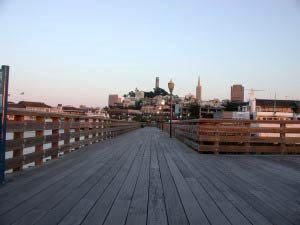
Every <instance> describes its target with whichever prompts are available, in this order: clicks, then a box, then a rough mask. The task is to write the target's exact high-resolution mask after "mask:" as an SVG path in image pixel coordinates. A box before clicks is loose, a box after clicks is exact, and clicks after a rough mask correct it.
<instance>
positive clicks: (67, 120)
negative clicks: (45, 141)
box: [64, 117, 71, 154]
mask: <svg viewBox="0 0 300 225" xmlns="http://www.w3.org/2000/svg"><path fill="white" fill-rule="evenodd" d="M70 122H71V119H70V118H69V117H65V119H64V124H65V125H64V137H65V138H64V145H65V146H67V147H66V148H65V150H64V154H68V153H69V152H70V150H71V149H70Z"/></svg>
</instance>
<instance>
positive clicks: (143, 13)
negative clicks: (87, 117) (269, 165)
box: [0, 0, 300, 106]
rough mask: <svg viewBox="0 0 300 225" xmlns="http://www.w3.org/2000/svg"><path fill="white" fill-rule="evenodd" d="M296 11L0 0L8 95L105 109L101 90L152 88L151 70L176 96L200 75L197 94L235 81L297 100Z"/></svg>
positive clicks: (290, 6) (211, 93) (299, 23)
mask: <svg viewBox="0 0 300 225" xmlns="http://www.w3.org/2000/svg"><path fill="white" fill-rule="evenodd" d="M58 6H59V7H58ZM18 9H19V10H18ZM21 9H22V10H21ZM299 10H300V4H299V2H298V1H296V0H295V1H293V0H292V1H279V0H272V1H271V0H264V1H258V0H256V1H251V2H239V1H233V0H232V1H226V4H225V3H216V2H213V1H188V2H179V1H178V2H173V1H166V2H164V3H163V4H162V3H161V2H160V1H152V2H151V3H148V4H147V5H145V4H142V3H140V2H139V1H133V2H131V3H125V2H122V1H121V2H115V1H110V2H106V3H103V2H102V3H99V2H97V1H91V0H90V1H86V2H84V3H83V2H81V3H80V2H76V1H75V2H74V1H72V2H71V1H64V2H61V1H43V2H41V1H37V0H31V1H29V2H28V1H26V2H24V1H0V25H1V27H4V28H5V32H3V34H1V36H0V49H1V53H3V54H0V62H1V64H6V65H9V66H10V68H11V77H10V94H11V99H12V100H14V99H16V100H32V101H42V102H47V103H49V104H51V105H56V104H58V103H61V104H65V105H66V104H68V105H76V106H78V105H80V104H85V105H91V106H105V105H106V104H107V96H108V95H109V94H113V93H118V94H119V95H122V94H125V93H127V92H128V91H130V90H134V89H135V88H136V87H138V88H139V89H140V90H146V91H150V90H152V89H153V80H154V79H155V77H156V76H159V77H160V86H161V87H162V88H164V89H166V90H167V83H168V81H169V80H170V79H171V78H173V80H174V82H175V90H174V93H175V94H178V95H180V96H184V95H185V94H188V93H193V94H194V93H195V86H196V83H197V77H198V76H199V75H200V76H201V84H202V88H203V90H202V95H203V99H212V98H220V99H229V98H230V87H231V86H232V85H233V84H235V83H240V84H243V86H244V87H245V89H251V88H254V89H262V90H265V91H264V92H261V93H258V97H260V98H274V96H275V93H276V96H277V98H278V99H285V98H288V99H299V98H300V94H299V91H298V90H299V89H300V84H299V82H296V81H297V80H298V79H299V74H300V65H299V63H298V59H299V58H300V43H299V41H298V40H299V39H300V30H299V27H300V14H299ZM212 11H213V12H214V13H213V14H211V13H210V12H212ZM78 15H80V16H78ZM22 92H24V93H25V94H24V95H20V93H22ZM245 99H248V93H247V92H245Z"/></svg>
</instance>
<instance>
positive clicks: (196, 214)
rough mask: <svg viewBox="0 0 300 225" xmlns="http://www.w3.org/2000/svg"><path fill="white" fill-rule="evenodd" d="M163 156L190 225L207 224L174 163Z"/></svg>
mask: <svg viewBox="0 0 300 225" xmlns="http://www.w3.org/2000/svg"><path fill="white" fill-rule="evenodd" d="M164 148H168V146H166V145H165V146H164ZM164 155H165V158H166V161H167V163H168V166H169V169H170V171H171V174H172V176H173V179H174V182H175V185H176V186H177V190H178V193H179V195H180V198H181V202H182V205H183V207H184V209H185V213H186V216H187V218H188V220H189V223H190V225H193V224H194V225H197V224H209V222H208V220H207V218H206V216H205V214H204V213H203V211H202V209H201V207H200V206H199V204H198V202H197V200H196V199H195V197H194V195H193V193H192V192H191V190H190V189H189V187H188V185H187V183H186V182H185V180H184V178H183V176H182V174H181V173H180V171H179V170H178V168H177V167H176V165H175V163H174V162H173V161H172V159H171V157H170V156H169V154H168V153H165V154H164Z"/></svg>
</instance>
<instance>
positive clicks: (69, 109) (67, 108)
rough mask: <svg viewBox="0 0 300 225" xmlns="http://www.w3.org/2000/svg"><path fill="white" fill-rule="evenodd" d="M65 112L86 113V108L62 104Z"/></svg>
mask: <svg viewBox="0 0 300 225" xmlns="http://www.w3.org/2000/svg"><path fill="white" fill-rule="evenodd" d="M62 111H63V113H68V114H77V115H85V109H83V108H76V107H74V106H62Z"/></svg>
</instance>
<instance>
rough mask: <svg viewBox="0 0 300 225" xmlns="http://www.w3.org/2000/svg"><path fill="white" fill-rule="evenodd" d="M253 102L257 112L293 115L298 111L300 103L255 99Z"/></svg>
mask: <svg viewBox="0 0 300 225" xmlns="http://www.w3.org/2000/svg"><path fill="white" fill-rule="evenodd" d="M255 101H256V111H257V112H282V113H293V112H295V111H297V110H298V111H299V109H300V101H294V100H276V99H255Z"/></svg>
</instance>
